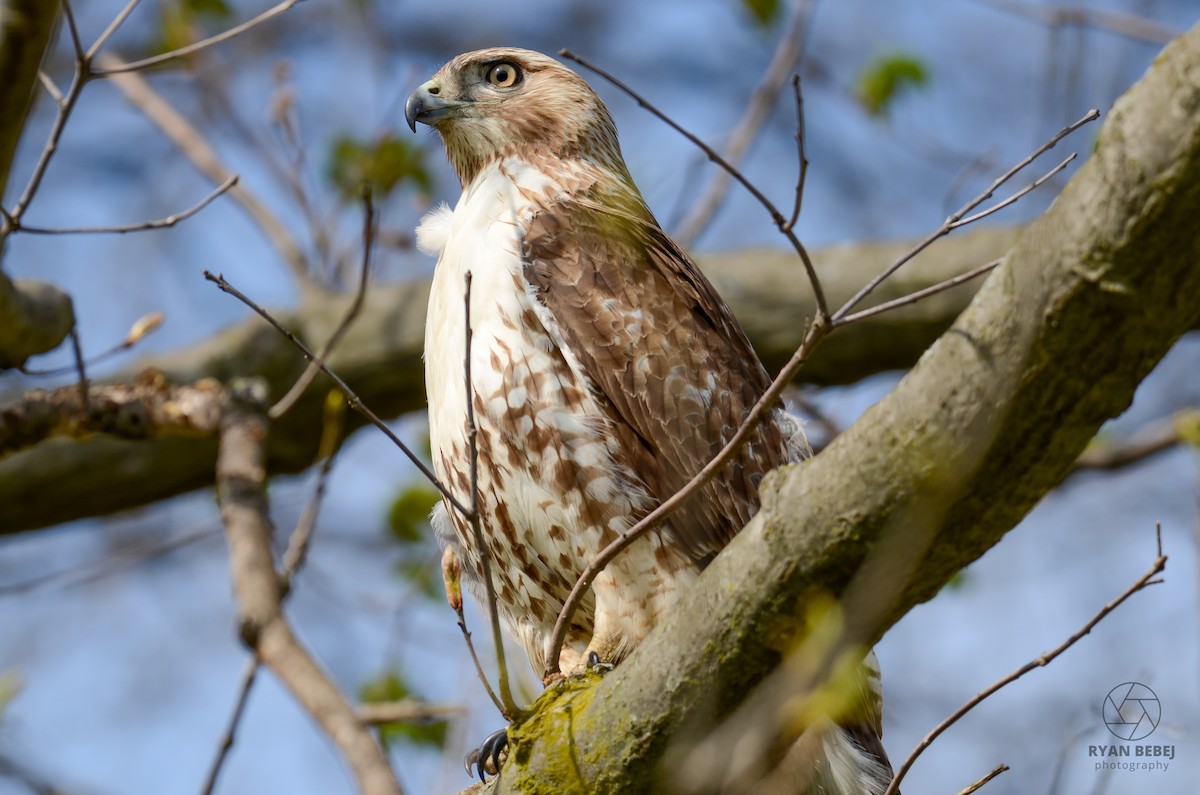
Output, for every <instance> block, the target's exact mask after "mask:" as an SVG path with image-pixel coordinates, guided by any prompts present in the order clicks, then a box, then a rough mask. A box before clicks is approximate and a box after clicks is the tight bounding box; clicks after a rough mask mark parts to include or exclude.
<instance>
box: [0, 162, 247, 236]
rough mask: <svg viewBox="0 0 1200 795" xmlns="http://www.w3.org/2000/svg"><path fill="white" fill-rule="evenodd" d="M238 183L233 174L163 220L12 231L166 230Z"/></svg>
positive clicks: (16, 228) (18, 224) (17, 225)
mask: <svg viewBox="0 0 1200 795" xmlns="http://www.w3.org/2000/svg"><path fill="white" fill-rule="evenodd" d="M237 182H238V175H237V174H233V175H231V176H230V177H229V178H228V179H226V180H225V181H224V182H223V183H221V184H220V185H219V186H218V187H217V188H216V189H214V190H213V191H212V192H211V193H209V194H208V195H207V196H205V197H204V198H203V199H201V200H200V201H199V202H197V203H196V204H194V205H192V206H191V207H189V208H188V209H186V210H184V211H183V212H179V213H174V214H172V215H168V216H167V217H165V218H159V219H157V220H154V221H143V222H141V223H137V224H127V225H125V226H81V227H65V228H62V229H53V228H49V227H40V226H26V225H24V224H22V223H21V222H20V221H19V220H17V221H14V222H13V223H14V226H13V229H12V231H20V232H25V233H26V234H30V235H99V234H125V233H126V232H146V231H149V230H151V229H168V228H170V227H172V226H175V225H176V224H178V223H179V222H180V221H186V220H187V219H188V218H191V217H192V216H193V215H195V214H196V213H198V212H200V211H201V210H203V209H204V208H205V207H207V206H208V205H210V204H212V203H213V202H214V201H215V200H216V199H217V197H219V196H221V195H222V194H224V193H225V192H226V191H228V190H229V189H230V188H232V187H233V186H234V185H236V184H237Z"/></svg>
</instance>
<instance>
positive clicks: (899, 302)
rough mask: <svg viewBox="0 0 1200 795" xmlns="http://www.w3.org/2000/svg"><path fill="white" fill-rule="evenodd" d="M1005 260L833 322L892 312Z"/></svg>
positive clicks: (846, 322) (845, 322)
mask: <svg viewBox="0 0 1200 795" xmlns="http://www.w3.org/2000/svg"><path fill="white" fill-rule="evenodd" d="M1003 261H1004V260H1002V259H994V260H992V261H991V262H987V263H984V264H983V265H979V266H978V267H975V268H972V269H971V270H969V271H967V272H966V273H960V274H959V275H957V276H954V277H951V278H949V279H946V280H945V281H943V282H938V283H937V284H931V285H929V286H928V287H925V288H923V289H920V290H917V291H916V292H912V293H909V294H908V295H902V296H900V297H899V298H896V299H893V300H891V301H886V302H884V303H882V304H879V305H877V306H873V307H871V308H870V309H864V310H862V311H860V312H855V313H854V314H852V315H846V316H845V317H843V318H842V319H841V320H838V321H836V322H835V323H834V324H833V325H834V328H841V327H842V326H847V325H850V324H851V323H857V322H858V321H860V320H866V319H867V318H869V317H874V316H875V315H882V314H883V313H884V312H890V311H891V310H893V309H899V308H900V307H902V306H908V305H909V304H915V303H917V302H918V301H920V300H921V299H923V298H928V297H929V296H931V295H937V294H938V293H944V292H946V291H947V290H949V289H951V288H952V287H957V286H958V285H960V284H962V283H964V282H969V281H971V280H972V279H978V278H979V277H980V276H983V275H984V274H987V273H991V272H992V271H993V270H995V269H996V268H997V267H999V266H1000V263H1002V262H1003Z"/></svg>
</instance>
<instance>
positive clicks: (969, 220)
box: [950, 152, 1076, 229]
mask: <svg viewBox="0 0 1200 795" xmlns="http://www.w3.org/2000/svg"><path fill="white" fill-rule="evenodd" d="M1075 157H1076V154H1075V153H1074V152H1072V153H1071V154H1069V155H1067V156H1066V157H1065V158H1063V161H1062V162H1061V163H1059V164H1058V165H1057V166H1055V167H1054V168H1052V169H1050V170H1049V171H1047V172H1046V173H1045V174H1043V175H1042V176H1040V177H1038V178H1037V179H1035V180H1034V181H1033V182H1031V183H1029V184H1028V185H1026V186H1025V187H1024V188H1021V189H1020V190H1019V191H1017V192H1016V193H1014V194H1013V195H1012V196H1009V197H1008V198H1007V199H1005V200H1004V201H1002V202H1000V203H998V204H993V205H992V206H991V207H988V208H987V209H985V210H980V211H979V212H977V213H975V214H974V215H968V216H967V217H966V218H963V219H962V220H959V221H955V222H954V223H953V224H951V225H950V228H951V229H958V228H959V227H960V226H966V225H967V224H973V223H975V222H976V221H979V220H982V219H984V218H987V217H988V216H989V215H991V214H992V213H996V212H999V211H1000V210H1003V209H1004V208H1005V207H1008V206H1009V205H1010V204H1016V203H1017V202H1018V201H1020V200H1021V199H1022V198H1024V197H1025V196H1026V194H1028V193H1030V192H1032V191H1034V190H1036V189H1038V188H1039V187H1041V186H1042V185H1043V184H1044V183H1045V182H1047V181H1048V180H1050V179H1053V178H1054V175H1055V174H1057V173H1058V172H1060V171H1062V170H1063V169H1064V168H1066V167H1067V166H1068V165H1070V163H1071V161H1072V160H1074V159H1075Z"/></svg>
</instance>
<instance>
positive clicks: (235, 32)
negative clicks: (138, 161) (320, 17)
mask: <svg viewBox="0 0 1200 795" xmlns="http://www.w3.org/2000/svg"><path fill="white" fill-rule="evenodd" d="M298 2H300V0H284V2H282V3H280V4H279V5H276V6H273V7H271V8H269V9H267V10H266V11H264V12H262V13H261V14H259V15H258V16H256V17H254V18H252V19H248V20H246V21H245V22H243V23H242V24H240V25H235V26H234V27H232V28H230V29H229V30H226V31H224V32H223V33H218V34H217V35H215V36H210V37H208V38H207V39H204V40H203V41H198V42H196V43H195V44H189V45H187V46H186V47H180V48H179V49H176V50H171V51H170V52H164V53H161V54H160V55H154V56H152V57H150V58H143V59H142V60H140V61H133V62H131V63H126V64H121V65H120V66H112V67H108V68H105V69H97V70H96V71H95V72H94V74H96V75H99V76H101V77H103V76H105V75H115V74H122V73H127V72H137V71H141V70H143V69H149V68H150V67H152V66H158V65H159V64H164V63H167V62H168V61H173V60H175V59H177V58H184V57H187V56H189V55H195V54H196V53H198V52H200V51H201V50H205V49H208V48H209V47H212V46H213V45H215V44H220V43H222V42H225V41H228V40H229V39H232V38H234V37H235V36H240V35H241V34H243V33H245V32H246V31H248V30H250V29H252V28H255V27H258V26H259V25H261V24H262V23H263V22H266V21H267V20H269V19H272V18H274V17H277V16H279V15H280V14H283V13H286V12H287V11H289V10H291V8H292V6H294V5H296V3H298Z"/></svg>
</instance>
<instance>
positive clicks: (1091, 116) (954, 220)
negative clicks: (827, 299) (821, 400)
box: [833, 108, 1100, 323]
mask: <svg viewBox="0 0 1200 795" xmlns="http://www.w3.org/2000/svg"><path fill="white" fill-rule="evenodd" d="M1098 118H1100V111H1098V110H1096V109H1095V108H1093V109H1092V110H1089V111H1088V112H1087V113H1086V114H1084V115H1083V117H1082V118H1080V119H1079V120H1078V121H1076V122H1074V123H1072V124H1069V125H1067V126H1066V127H1064V128H1062V129H1061V130H1059V131H1058V132H1057V133H1055V134H1054V136H1053V137H1052V138H1050V140H1049V141H1047V142H1046V143H1044V144H1042V145H1041V146H1040V147H1038V148H1037V149H1036V150H1034V152H1033V153H1032V154H1030V155H1029V156H1027V157H1026V158H1025V159H1024V160H1022V161H1021V162H1019V163H1017V164H1016V165H1015V166H1013V167H1012V168H1010V169H1009V170H1008V171H1006V172H1004V174H1002V175H1000V177H999V178H997V179H996V181H995V182H993V183H992V184H991V185H989V186H988V188H987V190H985V191H984V192H983V193H981V194H979V195H978V196H976V197H975V198H974V199H972V200H971V201H969V202H967V203H966V204H964V205H963V206H962V207H960V208H959V209H958V210H957V211H956V212H954V213H953V214H951V215H950V217H948V218H947V219H946V220H945V221H944V222H943V223H942V225H941V226H940V227H939V228H938V229H937V230H935V231H934V232H932V233H931V234H930V235H928V236H927V237H926V238H925V239H924V240H922V241H921V242H920V243H918V244H917V245H916V246H914V247H913V248H912V249H911V250H910V251H909V252H908V253H907V254H905V255H904V256H903V257H901V258H900V259H898V260H896V262H894V263H892V264H891V265H890V266H888V267H887V268H885V269H884V270H883V271H882V272H881V273H880V274H879V275H878V276H876V277H875V278H874V279H872V280H871V281H869V282H867V284H866V285H865V286H864V287H863V288H862V289H861V290H859V291H858V292H857V293H855V294H854V296H853V297H852V298H851V299H850V300H849V301H847V302H846V303H845V304H843V305H842V307H841V308H840V309H838V310H837V311H836V312H834V314H833V321H834V322H835V323H836V322H837V321H839V320H841V319H842V318H844V317H846V315H848V314H850V312H852V311H853V310H854V307H856V306H858V305H859V304H860V303H862V300H863V299H864V298H866V297H867V296H868V295H870V294H871V293H873V292H874V291H875V289H876V288H877V287H879V285H881V284H883V282H885V281H887V280H888V279H889V278H891V276H892V275H893V274H895V273H896V271H898V270H900V268H901V267H903V266H904V264H905V263H907V262H908V261H909V260H911V259H912V258H913V257H915V256H917V254H920V253H921V252H922V251H924V250H925V249H927V248H929V246H930V245H932V244H933V242H934V241H936V240H937V239H938V238H941V237H945V236H946V235H948V234H950V231H951V230H952V229H954V228H955V226H956V225H957V224H958V223H959V221H961V220H962V219H963V217H964V216H966V215H967V214H968V213H970V212H971V211H972V210H974V209H975V208H976V207H978V206H979V205H981V204H983V203H984V202H985V201H987V200H988V199H990V198H991V197H992V194H994V193H995V192H996V191H997V190H999V189H1000V187H1001V186H1003V185H1004V184H1005V183H1006V182H1008V181H1009V180H1010V179H1012V178H1013V177H1014V176H1016V175H1017V173H1018V172H1020V171H1021V170H1023V169H1024V168H1026V167H1027V166H1028V165H1029V164H1030V163H1032V162H1033V161H1034V160H1035V159H1037V158H1038V157H1039V156H1040V155H1042V153H1044V152H1046V151H1048V150H1050V149H1053V148H1054V146H1055V145H1056V144H1057V143H1058V142H1059V141H1061V140H1062V139H1063V138H1066V137H1067V136H1068V135H1070V134H1071V133H1073V132H1075V131H1076V130H1078V129H1079V128H1080V127H1082V126H1083V125H1085V124H1087V123H1089V122H1092V121H1095V120H1096V119H1098ZM1039 184H1040V183H1039ZM1026 192H1028V191H1026Z"/></svg>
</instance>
